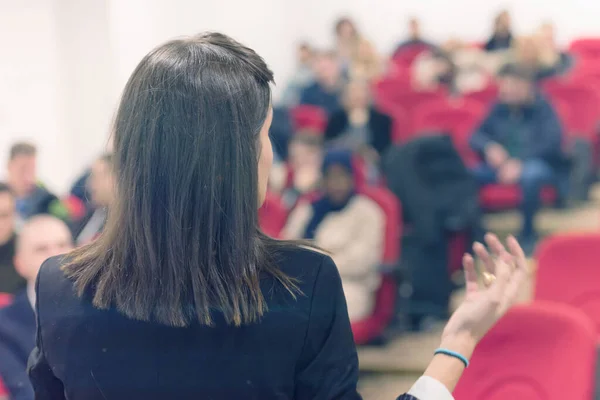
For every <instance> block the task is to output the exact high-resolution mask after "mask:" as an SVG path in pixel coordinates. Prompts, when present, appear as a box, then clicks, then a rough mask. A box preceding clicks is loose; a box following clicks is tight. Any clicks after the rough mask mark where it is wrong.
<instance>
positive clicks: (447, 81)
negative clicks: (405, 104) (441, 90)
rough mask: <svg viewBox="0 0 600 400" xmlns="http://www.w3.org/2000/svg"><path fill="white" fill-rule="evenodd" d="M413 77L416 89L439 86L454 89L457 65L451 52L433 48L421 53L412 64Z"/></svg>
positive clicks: (431, 88) (426, 89)
mask: <svg viewBox="0 0 600 400" xmlns="http://www.w3.org/2000/svg"><path fill="white" fill-rule="evenodd" d="M412 71H413V72H412V79H413V82H412V84H413V87H414V89H415V90H423V91H430V90H436V89H437V88H438V87H439V86H444V87H447V88H448V89H449V90H452V88H453V86H454V79H455V77H456V73H457V71H456V65H454V62H453V61H452V57H451V56H450V54H449V53H447V52H445V51H444V50H442V49H433V50H431V51H427V52H423V53H421V54H420V55H419V56H418V57H417V58H416V59H415V61H414V63H413V65H412Z"/></svg>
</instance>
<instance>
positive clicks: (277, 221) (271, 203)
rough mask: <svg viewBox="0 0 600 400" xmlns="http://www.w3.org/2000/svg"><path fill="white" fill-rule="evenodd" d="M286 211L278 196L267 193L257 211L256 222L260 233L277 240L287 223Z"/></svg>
mask: <svg viewBox="0 0 600 400" xmlns="http://www.w3.org/2000/svg"><path fill="white" fill-rule="evenodd" d="M287 217H288V211H287V209H286V208H285V206H284V204H283V202H282V201H281V199H280V198H279V196H277V195H275V194H273V193H267V196H266V197H265V201H264V203H263V205H262V206H261V207H260V208H259V209H258V222H259V224H260V228H261V229H262V231H263V232H264V233H265V234H267V235H269V236H271V237H274V238H278V237H279V235H280V234H281V231H282V229H283V227H284V226H285V223H286V221H287Z"/></svg>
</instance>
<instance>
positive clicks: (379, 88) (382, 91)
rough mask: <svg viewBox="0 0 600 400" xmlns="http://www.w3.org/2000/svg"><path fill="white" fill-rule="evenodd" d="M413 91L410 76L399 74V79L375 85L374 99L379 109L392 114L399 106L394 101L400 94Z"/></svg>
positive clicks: (388, 79) (383, 80)
mask: <svg viewBox="0 0 600 400" xmlns="http://www.w3.org/2000/svg"><path fill="white" fill-rule="evenodd" d="M411 90H412V87H411V82H410V75H402V74H399V75H398V76H397V77H393V78H390V77H388V78H385V79H382V80H379V81H377V82H376V83H375V84H374V85H373V97H374V99H375V104H376V105H377V108H378V109H379V110H381V111H383V112H385V113H388V114H392V113H393V112H394V111H395V110H396V109H398V105H397V103H396V101H395V100H394V99H395V97H396V96H397V94H398V93H406V92H410V91H411Z"/></svg>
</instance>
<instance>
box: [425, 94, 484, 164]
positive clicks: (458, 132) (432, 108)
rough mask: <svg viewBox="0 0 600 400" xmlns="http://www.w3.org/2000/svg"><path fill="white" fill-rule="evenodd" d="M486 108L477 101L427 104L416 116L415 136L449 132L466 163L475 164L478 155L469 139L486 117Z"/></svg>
mask: <svg viewBox="0 0 600 400" xmlns="http://www.w3.org/2000/svg"><path fill="white" fill-rule="evenodd" d="M484 112H485V108H484V107H483V106H482V105H481V104H479V103H478V102H476V101H469V100H464V101H463V102H462V103H460V102H459V103H454V104H453V103H449V102H447V101H445V102H440V103H426V104H424V105H423V106H422V107H419V108H418V109H417V110H416V111H415V114H414V118H413V129H414V131H415V134H419V132H425V131H442V132H448V133H449V134H450V135H451V136H452V141H453V142H454V145H455V146H456V149H457V150H458V152H459V153H460V154H461V156H462V157H463V159H464V160H465V162H467V163H468V164H471V163H474V162H475V161H476V160H477V157H476V155H475V154H474V153H473V152H472V150H471V148H470V147H469V138H470V137H471V135H472V134H473V132H474V130H475V129H476V128H477V124H478V123H479V122H480V121H481V120H482V119H483V117H484Z"/></svg>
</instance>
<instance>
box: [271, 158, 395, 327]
mask: <svg viewBox="0 0 600 400" xmlns="http://www.w3.org/2000/svg"><path fill="white" fill-rule="evenodd" d="M322 172H323V176H324V194H323V197H321V198H319V199H317V200H315V201H313V202H312V203H301V204H299V205H298V206H297V207H296V208H295V209H294V210H293V211H292V213H291V215H290V218H289V220H288V223H287V225H286V227H285V228H284V232H283V235H284V237H286V238H290V239H291V238H295V239H299V238H304V239H314V241H315V243H316V244H317V245H318V246H320V247H321V248H323V249H325V250H327V251H329V252H330V254H331V256H332V258H333V259H334V261H335V263H336V264H337V267H338V270H339V272H340V275H341V277H342V285H343V287H344V293H345V295H346V301H347V304H348V313H349V315H350V320H351V321H358V320H361V319H364V318H365V317H367V316H369V315H370V314H371V313H372V311H373V306H374V303H375V292H376V290H377V288H378V287H379V283H380V275H379V271H378V266H379V263H380V262H381V254H382V248H383V232H384V223H385V218H384V215H383V213H382V211H381V209H380V208H379V206H378V205H377V204H376V203H374V202H373V201H372V200H370V199H369V198H367V197H365V196H363V195H361V194H358V193H356V190H355V188H354V175H353V168H352V155H351V153H350V152H347V151H331V152H329V153H327V154H326V155H325V158H324V161H323V168H322Z"/></svg>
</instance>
